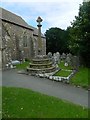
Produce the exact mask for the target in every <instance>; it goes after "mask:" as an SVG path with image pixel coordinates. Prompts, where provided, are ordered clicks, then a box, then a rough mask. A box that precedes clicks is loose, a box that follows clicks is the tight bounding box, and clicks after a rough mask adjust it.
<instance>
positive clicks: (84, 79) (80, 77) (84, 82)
mask: <svg viewBox="0 0 90 120" xmlns="http://www.w3.org/2000/svg"><path fill="white" fill-rule="evenodd" d="M70 83H72V84H74V85H77V86H82V87H85V88H87V87H88V86H89V83H88V68H85V67H80V68H79V71H78V72H77V73H76V74H75V75H74V76H73V77H72V78H71V80H70Z"/></svg>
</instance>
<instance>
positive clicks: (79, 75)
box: [56, 61, 90, 88]
mask: <svg viewBox="0 0 90 120" xmlns="http://www.w3.org/2000/svg"><path fill="white" fill-rule="evenodd" d="M59 67H60V68H61V71H59V72H58V73H57V74H56V75H58V76H64V77H67V76H68V75H69V73H70V71H64V70H71V69H72V67H71V66H64V62H63V61H61V62H60V63H59ZM62 69H64V70H63V71H62ZM88 71H89V69H88V68H86V67H82V66H80V67H79V70H78V72H76V74H75V75H74V76H73V77H72V78H71V79H70V83H71V84H73V85H76V86H81V87H83V88H88V87H89V86H90V83H89V82H88V81H89V80H88V79H89V78H88Z"/></svg>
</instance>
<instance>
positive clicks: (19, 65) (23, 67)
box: [16, 61, 30, 69]
mask: <svg viewBox="0 0 90 120" xmlns="http://www.w3.org/2000/svg"><path fill="white" fill-rule="evenodd" d="M29 63H30V62H29V61H25V62H23V63H21V64H17V65H16V69H26V67H27V66H29Z"/></svg>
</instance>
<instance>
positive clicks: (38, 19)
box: [36, 17, 43, 55]
mask: <svg viewBox="0 0 90 120" xmlns="http://www.w3.org/2000/svg"><path fill="white" fill-rule="evenodd" d="M36 21H37V22H38V25H37V26H38V55H42V39H41V27H42V25H41V22H42V21H43V20H42V19H41V17H38V18H37V20H36Z"/></svg>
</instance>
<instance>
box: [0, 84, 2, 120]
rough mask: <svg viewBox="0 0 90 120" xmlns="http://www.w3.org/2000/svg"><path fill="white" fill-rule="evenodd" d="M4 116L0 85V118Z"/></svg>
mask: <svg viewBox="0 0 90 120" xmlns="http://www.w3.org/2000/svg"><path fill="white" fill-rule="evenodd" d="M1 118H2V87H1V86H0V120H1Z"/></svg>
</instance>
